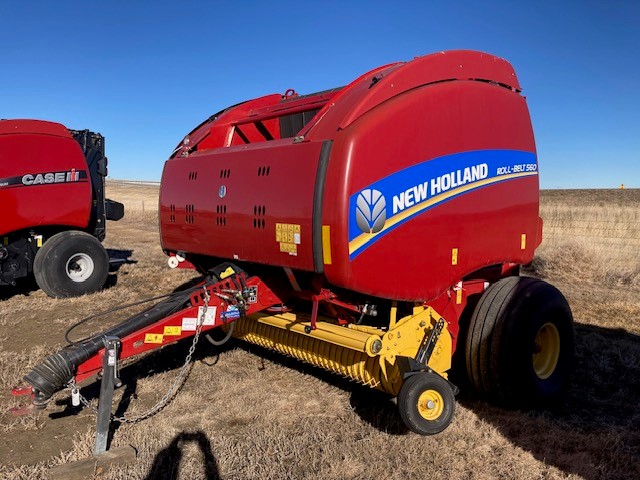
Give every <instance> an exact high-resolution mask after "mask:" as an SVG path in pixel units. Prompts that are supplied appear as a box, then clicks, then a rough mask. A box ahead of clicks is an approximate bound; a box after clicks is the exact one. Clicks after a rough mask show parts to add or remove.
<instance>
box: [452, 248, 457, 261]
mask: <svg viewBox="0 0 640 480" xmlns="http://www.w3.org/2000/svg"><path fill="white" fill-rule="evenodd" d="M457 264H458V249H457V248H452V249H451V265H457Z"/></svg>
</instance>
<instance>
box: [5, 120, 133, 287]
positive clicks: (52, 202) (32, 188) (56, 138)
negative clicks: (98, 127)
mask: <svg viewBox="0 0 640 480" xmlns="http://www.w3.org/2000/svg"><path fill="white" fill-rule="evenodd" d="M106 175H107V159H106V157H105V156H104V138H103V137H102V136H101V135H99V134H96V133H93V132H90V131H88V130H81V131H77V130H68V129H67V128H66V127H64V126H63V125H60V124H58V123H53V122H45V121H41V120H1V121H0V208H1V209H2V210H1V211H2V215H1V217H0V239H1V240H2V242H1V243H0V285H15V284H16V280H17V279H19V278H21V277H25V276H27V275H29V274H31V273H34V274H35V278H36V281H37V283H38V285H39V286H40V288H42V289H43V290H44V291H45V292H46V293H47V294H48V295H50V296H52V297H68V296H75V295H82V294H84V293H89V292H93V291H95V290H98V289H100V288H102V286H103V285H104V282H105V280H106V278H107V274H108V273H109V257H108V256H107V252H106V250H105V249H104V248H103V247H102V244H101V243H100V242H101V241H102V240H103V239H104V237H105V233H106V220H119V219H120V218H122V216H123V215H124V207H123V206H122V204H120V203H117V202H113V201H112V200H105V198H104V177H106Z"/></svg>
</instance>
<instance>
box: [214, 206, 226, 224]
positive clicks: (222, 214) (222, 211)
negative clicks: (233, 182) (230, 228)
mask: <svg viewBox="0 0 640 480" xmlns="http://www.w3.org/2000/svg"><path fill="white" fill-rule="evenodd" d="M216 225H218V226H220V227H224V226H226V225H227V206H226V205H216Z"/></svg>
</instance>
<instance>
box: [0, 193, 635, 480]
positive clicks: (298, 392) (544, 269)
mask: <svg viewBox="0 0 640 480" xmlns="http://www.w3.org/2000/svg"><path fill="white" fill-rule="evenodd" d="M107 192H108V195H109V196H110V197H111V198H113V199H115V200H119V201H122V202H124V203H125V204H126V205H127V215H126V217H125V219H124V220H122V221H120V222H117V223H114V222H111V223H110V225H109V231H108V238H107V240H106V246H107V247H108V248H109V249H111V250H112V252H111V253H112V255H113V256H119V257H120V258H123V259H124V258H126V259H128V260H127V262H126V263H124V264H122V265H121V266H120V268H119V270H118V271H117V273H114V274H113V275H112V276H111V277H110V282H109V288H107V289H106V290H104V291H103V292H100V293H97V294H94V295H91V296H86V297H82V298H77V299H68V300H67V299H64V300H53V299H50V298H48V297H47V296H46V295H45V294H44V293H43V292H41V291H36V290H33V288H32V287H31V286H30V285H29V284H28V283H25V284H23V285H22V286H21V287H20V288H19V289H14V290H0V298H1V299H2V300H0V478H1V479H8V480H13V479H39V478H47V471H48V469H49V468H50V467H52V466H55V465H59V464H63V463H66V462H71V461H74V460H78V459H82V458H85V457H88V456H89V455H90V454H91V452H92V449H93V431H94V422H95V418H94V416H93V415H92V414H91V413H90V412H88V411H87V410H86V409H84V410H80V409H76V408H73V407H71V406H70V405H69V395H68V391H66V392H61V393H60V394H58V396H57V397H56V398H55V400H54V401H53V402H52V404H50V405H49V406H48V408H47V409H46V410H43V411H40V412H38V413H36V414H33V415H30V416H26V417H13V416H12V415H11V414H9V413H8V412H7V411H8V409H9V408H10V407H12V406H15V405H17V404H18V403H19V400H18V399H15V398H12V397H11V396H10V395H9V390H10V388H11V387H12V386H14V385H16V384H20V383H21V380H20V379H21V376H22V375H23V374H24V373H26V372H27V371H28V370H29V369H30V367H31V366H32V365H34V364H35V363H37V362H38V361H39V360H41V359H42V358H43V357H44V356H45V355H46V354H48V353H50V352H52V351H54V350H56V349H58V348H59V347H61V346H63V345H64V339H63V334H64V331H65V330H66V328H67V327H68V326H70V325H71V324H73V323H75V322H76V321H78V320H79V319H81V318H83V317H86V316H88V315H91V314H93V313H96V312H98V311H101V310H105V309H107V308H110V307H112V306H114V305H117V304H123V303H128V302H133V301H136V300H138V299H140V298H144V297H149V296H152V295H157V294H160V293H164V292H170V291H172V290H173V289H175V288H178V287H179V286H180V285H183V284H185V283H186V282H188V281H189V280H191V279H192V278H193V276H194V275H193V273H192V272H190V271H184V270H179V271H171V270H169V269H168V267H167V266H166V258H165V257H164V255H163V254H162V252H161V250H160V248H159V245H158V243H159V242H158V233H157V223H156V218H155V215H156V209H157V198H156V197H157V187H153V186H140V185H136V186H131V185H123V184H118V183H113V182H111V183H109V185H108V189H107ZM143 205H144V211H143ZM541 212H542V216H543V218H544V220H545V236H546V240H545V242H544V243H543V245H542V247H541V248H540V249H539V251H538V257H537V258H536V260H535V262H534V263H533V265H532V266H531V268H530V270H529V272H528V273H529V274H531V275H537V276H542V277H544V278H546V279H547V280H548V281H550V282H552V283H554V284H556V285H557V286H558V287H559V288H560V290H562V291H563V292H564V293H565V295H566V296H567V298H568V299H569V302H570V304H571V306H572V309H573V312H574V316H575V320H576V350H577V352H576V353H577V365H576V374H575V378H574V381H573V383H572V386H571V389H570V391H569V394H568V396H567V398H566V400H565V402H564V403H563V404H562V405H561V406H560V407H559V408H558V409H557V410H553V411H545V412H537V413H532V412H519V411H507V410H503V409H500V408H497V407H494V406H492V405H490V404H488V403H486V402H483V401H480V400H478V399H476V398H474V396H473V395H471V394H468V393H467V394H464V393H463V394H461V395H460V396H459V398H458V408H457V412H456V416H455V419H454V421H453V423H452V425H451V426H450V427H449V428H448V429H447V430H446V431H445V432H444V433H442V434H440V435H438V436H435V437H420V436H418V435H415V434H412V433H408V432H407V430H406V429H405V428H404V427H403V425H402V423H401V421H400V419H399V416H398V414H397V413H396V410H395V406H394V405H393V402H392V401H391V400H390V399H389V398H387V397H386V396H384V395H382V394H378V393H376V392H373V391H371V390H368V389H366V388H364V387H360V386H358V385H355V384H353V383H350V382H348V381H346V380H343V379H340V378H338V377H335V376H332V375H330V374H326V373H324V372H322V371H320V370H318V369H315V368H311V367H307V366H304V365H302V364H300V363H298V362H296V361H293V360H289V359H287V358H284V357H282V356H279V355H276V354H273V353H270V352H267V351H265V350H261V349H258V348H254V347H250V346H248V345H245V344H243V343H239V342H238V343H230V344H228V345H227V346H225V347H222V348H214V347H213V346H211V345H209V344H208V343H207V342H202V343H201V344H199V345H198V348H197V350H196V354H195V361H194V362H193V366H192V369H191V372H190V376H189V378H188V379H187V380H186V382H185V384H184V386H183V388H182V390H181V391H180V392H179V394H178V395H177V396H176V397H175V398H174V400H173V401H172V402H171V403H170V404H169V405H168V406H167V407H166V408H165V409H164V410H162V411H161V412H160V413H158V414H157V415H155V416H154V417H152V418H150V419H148V420H145V421H143V422H140V423H137V424H125V425H119V426H117V428H116V429H115V431H114V433H113V441H112V446H114V447H115V446H119V445H128V444H130V445H133V446H134V447H135V448H136V449H137V452H138V461H137V463H136V464H135V465H131V466H127V467H119V468H116V469H113V470H111V471H110V472H108V473H107V474H105V475H102V476H99V477H97V478H107V479H156V478H161V479H162V478H164V479H178V478H180V479H214V478H225V479H243V478H255V479H258V478H259V479H263V478H272V479H282V478H328V479H351V478H354V479H355V478H383V479H408V478H431V477H433V478H447V479H485V478H513V479H532V478H538V479H554V478H572V479H579V478H581V479H587V480H592V479H600V478H612V479H623V478H629V479H637V478H640V406H639V405H640V190H625V191H549V192H543V195H542V207H541ZM116 275H117V276H116ZM129 313H130V312H125V313H119V314H114V315H111V316H108V317H105V318H102V319H100V320H98V321H96V322H94V323H93V324H92V325H91V326H87V327H86V328H84V327H83V328H84V329H79V331H78V332H77V335H78V336H81V335H84V334H88V333H91V332H92V331H98V330H102V329H104V328H105V327H106V326H108V325H111V324H113V323H116V322H118V321H119V320H120V319H121V318H123V315H127V314H129ZM187 347H188V345H185V344H177V345H172V346H168V347H165V348H164V349H163V350H161V351H159V352H157V353H152V354H150V355H148V356H146V357H144V358H143V359H142V360H141V361H139V362H137V363H132V364H130V365H128V366H126V367H125V368H124V369H123V371H122V372H121V376H122V379H123V381H124V386H123V387H122V388H120V389H118V390H117V396H116V401H115V405H116V408H117V413H119V414H120V413H123V412H124V411H127V412H140V411H143V410H144V409H145V408H148V407H149V406H151V405H152V404H154V403H155V402H156V400H157V399H158V398H160V397H161V396H162V395H163V393H164V392H165V391H166V389H167V388H168V387H169V385H170V384H171V382H172V381H173V379H174V378H175V375H176V373H177V371H178V369H179V367H180V365H181V363H182V361H183V359H184V356H185V355H186V351H187ZM83 393H85V395H87V396H88V397H89V398H91V399H93V401H94V402H96V397H97V394H98V390H97V388H96V384H91V383H89V384H88V385H87V386H85V387H84V388H83Z"/></svg>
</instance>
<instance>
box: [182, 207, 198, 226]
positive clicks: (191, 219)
mask: <svg viewBox="0 0 640 480" xmlns="http://www.w3.org/2000/svg"><path fill="white" fill-rule="evenodd" d="M184 211H185V216H184V221H185V222H186V223H195V222H196V217H195V215H193V213H194V212H195V207H194V206H193V205H186V206H185V209H184Z"/></svg>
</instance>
